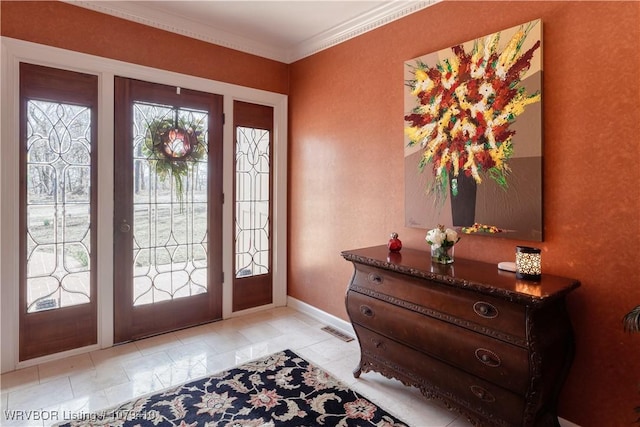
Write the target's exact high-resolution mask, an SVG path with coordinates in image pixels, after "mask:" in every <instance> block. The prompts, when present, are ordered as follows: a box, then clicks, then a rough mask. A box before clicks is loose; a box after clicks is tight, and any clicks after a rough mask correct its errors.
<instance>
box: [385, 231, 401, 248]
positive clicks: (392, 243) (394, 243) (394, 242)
mask: <svg viewBox="0 0 640 427" xmlns="http://www.w3.org/2000/svg"><path fill="white" fill-rule="evenodd" d="M387 247H388V248H389V251H391V252H400V249H402V242H401V241H400V239H398V233H391V239H389V243H387Z"/></svg>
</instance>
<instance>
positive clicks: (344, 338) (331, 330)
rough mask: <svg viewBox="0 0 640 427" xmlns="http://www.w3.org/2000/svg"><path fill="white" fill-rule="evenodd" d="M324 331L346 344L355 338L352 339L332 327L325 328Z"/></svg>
mask: <svg viewBox="0 0 640 427" xmlns="http://www.w3.org/2000/svg"><path fill="white" fill-rule="evenodd" d="M322 330H323V331H325V332H328V333H330V334H331V335H333V336H334V337H336V338H338V339H341V340H342V341H344V342H349V341H353V337H350V336H349V335H347V334H345V333H343V332H340V331H339V330H337V329H336V328H333V327H331V326H325V327H323V328H322Z"/></svg>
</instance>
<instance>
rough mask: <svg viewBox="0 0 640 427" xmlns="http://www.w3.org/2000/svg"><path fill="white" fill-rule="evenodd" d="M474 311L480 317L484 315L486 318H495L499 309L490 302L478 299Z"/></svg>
mask: <svg viewBox="0 0 640 427" xmlns="http://www.w3.org/2000/svg"><path fill="white" fill-rule="evenodd" d="M473 311H475V312H476V314H477V315H478V316H480V317H484V318H485V319H493V318H494V317H498V309H497V308H496V307H495V306H494V305H492V304H489V303H488V302H484V301H478V302H476V303H475V304H473Z"/></svg>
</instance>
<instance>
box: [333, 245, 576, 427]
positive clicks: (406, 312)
mask: <svg viewBox="0 0 640 427" xmlns="http://www.w3.org/2000/svg"><path fill="white" fill-rule="evenodd" d="M342 256H343V257H344V258H345V259H346V260H348V261H351V262H353V264H354V266H355V273H354V275H353V278H352V279H351V282H350V283H349V288H348V291H347V296H346V305H347V312H348V314H349V318H350V319H351V322H352V324H353V328H354V330H355V332H356V334H357V336H358V341H359V343H360V351H361V358H360V364H359V365H358V367H357V368H356V370H355V371H354V376H356V377H359V376H360V374H361V373H362V372H366V371H369V370H374V371H377V372H380V373H381V374H383V375H385V376H387V377H389V378H397V379H398V380H400V381H402V382H403V383H404V384H405V385H410V386H415V387H418V388H419V389H420V390H421V391H422V393H423V394H424V395H425V396H426V397H428V398H437V399H440V400H441V401H443V402H444V403H445V404H446V405H447V406H448V407H449V408H451V409H455V410H457V411H459V412H461V413H463V414H464V415H466V417H467V418H468V419H469V420H470V421H471V422H472V423H473V424H475V425H499V426H546V425H549V426H558V425H559V424H558V419H557V414H556V406H557V399H558V394H559V393H560V389H561V387H562V384H563V383H564V380H565V378H566V375H567V373H568V370H569V367H570V365H571V361H572V359H573V351H574V342H573V332H572V329H571V323H570V321H569V317H568V315H567V311H566V308H565V297H566V295H567V294H568V293H569V292H570V291H572V290H573V289H575V288H577V287H578V286H580V283H579V282H578V281H576V280H572V279H567V278H562V277H557V276H550V275H543V276H542V279H541V280H540V281H538V282H530V281H523V280H518V279H516V277H515V274H514V273H509V272H503V271H500V270H498V269H497V266H496V265H495V264H487V263H482V262H477V261H471V260H465V259H459V258H456V260H455V262H454V263H453V264H451V265H441V264H434V263H432V262H431V257H430V253H429V252H427V251H418V250H412V249H408V248H405V249H403V250H402V252H401V253H389V252H388V250H387V248H386V246H379V247H372V248H364V249H358V250H353V251H345V252H343V253H342Z"/></svg>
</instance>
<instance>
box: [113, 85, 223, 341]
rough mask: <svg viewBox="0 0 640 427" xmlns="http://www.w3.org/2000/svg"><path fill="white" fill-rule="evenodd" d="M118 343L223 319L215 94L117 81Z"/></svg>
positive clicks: (217, 102) (217, 101) (219, 138)
mask: <svg viewBox="0 0 640 427" xmlns="http://www.w3.org/2000/svg"><path fill="white" fill-rule="evenodd" d="M116 111H117V112H118V114H117V115H116V134H117V140H116V171H117V173H116V181H115V188H116V190H115V193H116V194H115V197H116V210H115V224H114V226H115V229H116V234H115V239H114V243H115V245H116V247H115V254H116V255H115V269H116V270H115V272H114V276H115V277H116V292H115V302H116V316H115V328H114V329H115V342H123V341H128V340H131V339H138V338H142V337H145V336H149V335H153V334H157V333H161V332H166V331H169V330H174V329H178V328H183V327H186V326H191V325H195V324H198V323H203V322H207V321H211V320H216V319H219V318H221V317H222V304H221V300H222V294H221V292H222V270H221V263H222V261H221V252H222V251H221V231H222V215H221V211H222V209H221V204H222V156H221V152H222V97H221V96H219V95H213V94H207V93H202V92H195V91H188V90H184V89H180V88H175V87H170V86H164V85H157V84H153V83H148V82H141V81H137V80H131V79H124V78H117V79H116Z"/></svg>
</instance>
